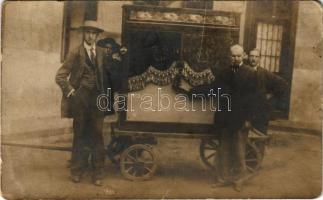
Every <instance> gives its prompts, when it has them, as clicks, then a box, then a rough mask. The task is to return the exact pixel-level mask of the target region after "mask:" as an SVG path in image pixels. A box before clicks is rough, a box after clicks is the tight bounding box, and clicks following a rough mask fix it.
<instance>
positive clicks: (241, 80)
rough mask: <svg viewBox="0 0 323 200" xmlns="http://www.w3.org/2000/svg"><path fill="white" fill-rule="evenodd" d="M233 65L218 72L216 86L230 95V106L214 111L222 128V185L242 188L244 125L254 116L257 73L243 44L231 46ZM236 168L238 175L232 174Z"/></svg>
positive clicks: (216, 124) (245, 131)
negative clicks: (247, 62)
mask: <svg viewBox="0 0 323 200" xmlns="http://www.w3.org/2000/svg"><path fill="white" fill-rule="evenodd" d="M230 53H231V65H230V66H228V67H226V68H224V69H223V70H221V71H219V73H218V75H217V76H216V78H215V79H216V82H217V87H221V88H223V92H225V93H227V94H230V95H231V102H232V103H231V111H230V110H229V109H228V106H229V105H225V104H223V103H222V102H220V106H221V107H223V106H227V108H225V107H223V108H221V111H219V110H218V111H217V112H216V113H215V119H214V120H215V126H216V127H217V129H220V130H221V137H220V150H219V162H218V164H219V166H218V169H219V172H220V175H219V177H218V181H219V183H220V185H223V184H224V185H225V184H229V183H231V182H233V183H234V186H235V189H237V190H241V188H240V187H241V184H236V183H241V181H240V180H243V179H245V177H246V176H247V167H246V161H245V152H246V142H247V138H248V131H247V130H245V129H244V128H245V127H244V126H245V123H246V122H247V121H249V120H250V118H251V116H252V112H253V111H252V102H253V98H254V95H253V94H254V92H255V84H254V83H255V73H254V72H253V71H252V70H251V69H250V67H249V66H247V65H245V64H244V63H243V62H242V61H243V57H244V54H245V53H244V50H243V48H242V47H241V46H240V45H234V46H232V47H231V48H230ZM233 168H235V171H236V174H232V169H233Z"/></svg>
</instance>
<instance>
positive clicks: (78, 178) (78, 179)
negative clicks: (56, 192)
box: [71, 175, 81, 183]
mask: <svg viewBox="0 0 323 200" xmlns="http://www.w3.org/2000/svg"><path fill="white" fill-rule="evenodd" d="M71 179H72V181H73V182H74V183H79V182H81V176H77V175H71Z"/></svg>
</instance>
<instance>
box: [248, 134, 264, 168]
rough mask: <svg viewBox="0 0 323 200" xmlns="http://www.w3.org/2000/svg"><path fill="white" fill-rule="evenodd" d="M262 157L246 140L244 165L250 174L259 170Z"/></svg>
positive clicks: (256, 148) (254, 146) (253, 145)
mask: <svg viewBox="0 0 323 200" xmlns="http://www.w3.org/2000/svg"><path fill="white" fill-rule="evenodd" d="M261 161H262V156H261V154H260V152H259V149H258V147H257V146H256V145H255V144H254V143H252V142H250V140H248V142H247V146H246V165H247V169H248V171H250V172H255V171H257V170H258V169H259V168H260V165H261Z"/></svg>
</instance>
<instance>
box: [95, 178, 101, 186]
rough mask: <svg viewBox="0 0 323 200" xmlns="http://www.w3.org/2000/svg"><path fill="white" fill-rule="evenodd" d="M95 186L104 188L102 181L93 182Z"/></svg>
mask: <svg viewBox="0 0 323 200" xmlns="http://www.w3.org/2000/svg"><path fill="white" fill-rule="evenodd" d="M93 184H94V185H96V186H102V185H103V182H102V180H101V179H96V180H94V181H93Z"/></svg>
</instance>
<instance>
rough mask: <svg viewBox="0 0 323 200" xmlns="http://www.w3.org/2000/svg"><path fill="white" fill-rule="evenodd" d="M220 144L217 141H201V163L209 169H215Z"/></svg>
mask: <svg viewBox="0 0 323 200" xmlns="http://www.w3.org/2000/svg"><path fill="white" fill-rule="evenodd" d="M219 147H220V142H219V140H217V139H202V141H201V144H200V157H201V159H202V162H203V163H204V164H205V165H206V166H208V167H209V168H211V169H215V168H216V167H215V161H216V157H217V155H218V149H219Z"/></svg>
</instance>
